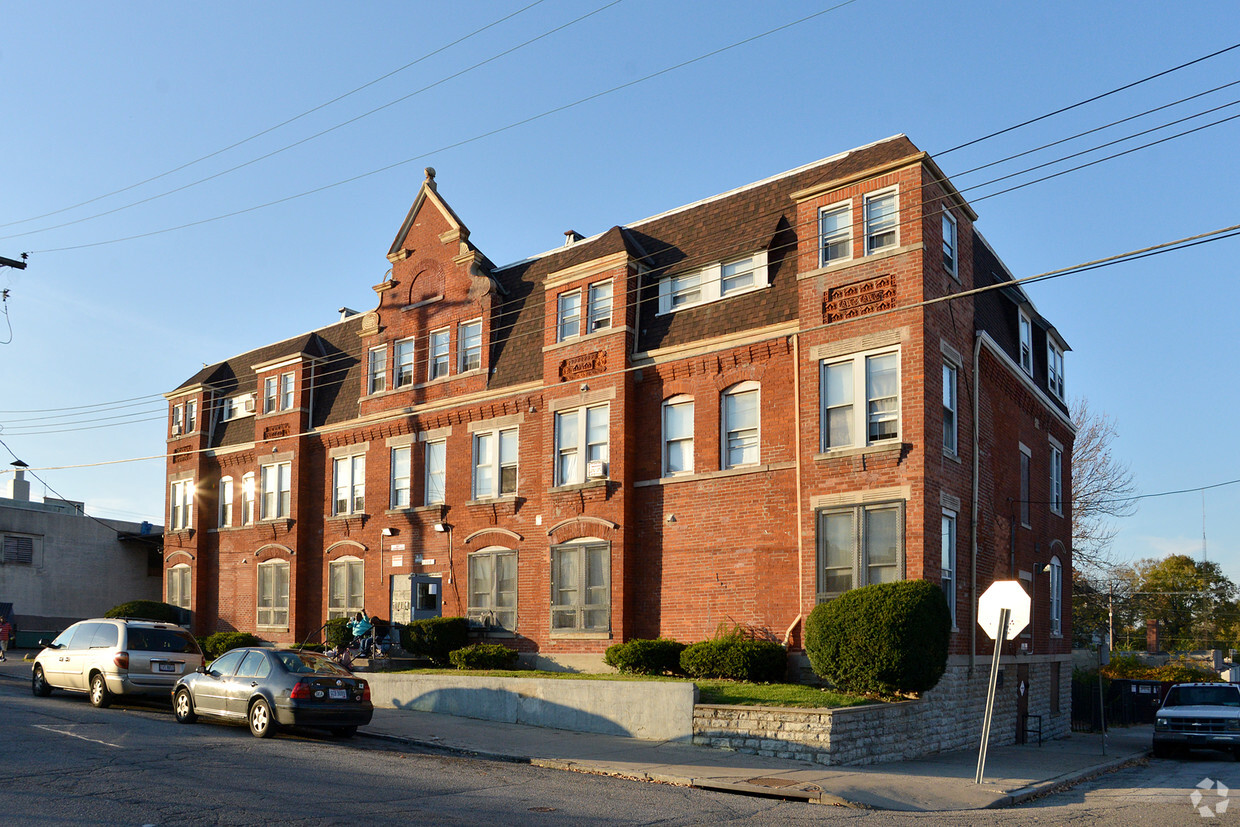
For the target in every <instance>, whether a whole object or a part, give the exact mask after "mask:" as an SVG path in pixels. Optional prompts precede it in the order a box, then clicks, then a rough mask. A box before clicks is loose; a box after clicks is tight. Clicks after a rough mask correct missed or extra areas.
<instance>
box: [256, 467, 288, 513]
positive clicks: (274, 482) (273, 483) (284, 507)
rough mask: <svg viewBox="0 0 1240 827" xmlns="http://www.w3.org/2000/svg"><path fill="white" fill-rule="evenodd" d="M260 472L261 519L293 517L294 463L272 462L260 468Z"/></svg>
mask: <svg viewBox="0 0 1240 827" xmlns="http://www.w3.org/2000/svg"><path fill="white" fill-rule="evenodd" d="M258 471H259V512H260V513H259V519H260V520H281V519H285V518H287V517H290V516H292V510H293V493H292V492H293V488H292V474H293V463H291V462H288V461H285V462H272V463H268V464H267V465H261V466H259V469H258ZM269 482H270V485H269V484H268V483H269Z"/></svg>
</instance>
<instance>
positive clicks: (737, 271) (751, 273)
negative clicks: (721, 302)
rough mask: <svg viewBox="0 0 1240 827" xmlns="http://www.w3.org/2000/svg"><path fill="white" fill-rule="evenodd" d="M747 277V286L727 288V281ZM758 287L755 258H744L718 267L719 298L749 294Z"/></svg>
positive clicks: (738, 285)
mask: <svg viewBox="0 0 1240 827" xmlns="http://www.w3.org/2000/svg"><path fill="white" fill-rule="evenodd" d="M743 276H748V277H749V282H748V284H736V285H733V286H731V287H729V286H728V280H729V279H731V280H736V279H740V278H742V277H743ZM757 286H758V263H757V261H756V256H745V257H744V258H738V259H734V260H732V261H727V262H724V263H723V264H721V265H719V297H720V298H725V297H727V296H736V295H739V294H740V293H749V292H751V291H752V290H753V289H754V288H756V287H757Z"/></svg>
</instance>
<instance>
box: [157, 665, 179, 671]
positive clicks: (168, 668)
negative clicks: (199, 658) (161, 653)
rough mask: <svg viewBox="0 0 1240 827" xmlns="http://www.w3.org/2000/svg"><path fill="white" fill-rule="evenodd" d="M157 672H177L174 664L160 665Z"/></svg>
mask: <svg viewBox="0 0 1240 827" xmlns="http://www.w3.org/2000/svg"><path fill="white" fill-rule="evenodd" d="M159 671H160V672H175V671H177V665H176V664H175V663H161V664H159Z"/></svg>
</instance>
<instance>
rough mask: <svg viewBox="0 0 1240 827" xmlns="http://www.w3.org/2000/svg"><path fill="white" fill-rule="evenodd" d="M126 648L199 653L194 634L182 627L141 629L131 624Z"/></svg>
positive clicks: (131, 649) (136, 650)
mask: <svg viewBox="0 0 1240 827" xmlns="http://www.w3.org/2000/svg"><path fill="white" fill-rule="evenodd" d="M127 648H128V649H129V650H130V651H135V652H175V653H177V654H191V655H197V654H201V652H200V651H199V649H198V642H197V641H196V640H194V636H193V635H191V634H190V633H189V632H187V631H185V630H184V629H143V628H140V627H138V628H135V627H132V626H131V627H130V628H129V643H128V647H127Z"/></svg>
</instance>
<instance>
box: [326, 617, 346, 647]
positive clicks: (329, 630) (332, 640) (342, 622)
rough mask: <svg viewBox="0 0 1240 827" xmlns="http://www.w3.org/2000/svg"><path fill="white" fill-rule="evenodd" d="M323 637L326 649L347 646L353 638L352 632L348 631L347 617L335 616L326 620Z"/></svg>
mask: <svg viewBox="0 0 1240 827" xmlns="http://www.w3.org/2000/svg"><path fill="white" fill-rule="evenodd" d="M323 639H324V640H326V641H327V648H328V649H339V648H341V647H342V646H348V645H349V643H350V642H351V641H352V640H353V633H352V632H350V631H349V619H348V618H347V617H335V618H332V619H331V620H329V621H327V624H326V625H325V626H324V627H323Z"/></svg>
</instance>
